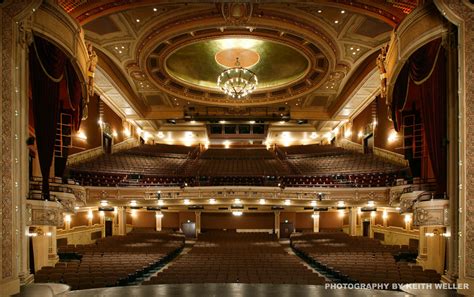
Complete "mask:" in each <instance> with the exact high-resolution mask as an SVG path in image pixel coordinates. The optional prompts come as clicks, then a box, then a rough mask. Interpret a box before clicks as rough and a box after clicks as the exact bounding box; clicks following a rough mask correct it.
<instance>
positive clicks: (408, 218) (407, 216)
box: [404, 214, 411, 223]
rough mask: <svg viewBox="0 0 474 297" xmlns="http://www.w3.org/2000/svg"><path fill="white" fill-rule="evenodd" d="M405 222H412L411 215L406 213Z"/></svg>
mask: <svg viewBox="0 0 474 297" xmlns="http://www.w3.org/2000/svg"><path fill="white" fill-rule="evenodd" d="M404 221H405V223H409V222H411V215H408V214H407V215H405V219H404Z"/></svg>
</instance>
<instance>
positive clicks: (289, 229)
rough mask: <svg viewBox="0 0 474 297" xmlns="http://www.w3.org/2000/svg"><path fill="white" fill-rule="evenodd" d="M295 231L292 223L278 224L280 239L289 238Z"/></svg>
mask: <svg viewBox="0 0 474 297" xmlns="http://www.w3.org/2000/svg"><path fill="white" fill-rule="evenodd" d="M294 231H295V227H294V226H293V223H292V222H284V223H280V238H290V235H291V233H293V232H294Z"/></svg>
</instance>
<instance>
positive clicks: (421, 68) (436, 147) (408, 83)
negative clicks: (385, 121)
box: [391, 38, 447, 193]
mask: <svg viewBox="0 0 474 297" xmlns="http://www.w3.org/2000/svg"><path fill="white" fill-rule="evenodd" d="M446 86H447V85H446V57H445V50H444V49H443V47H442V46H441V38H438V39H436V40H434V41H431V42H429V43H428V44H426V45H424V46H423V47H421V48H419V49H418V50H417V51H416V52H414V53H413V54H412V55H411V56H410V58H409V59H408V61H407V63H406V64H405V65H404V66H403V68H402V70H401V72H400V74H399V76H398V78H397V81H396V83H395V88H394V93H393V100H392V106H391V108H392V119H393V123H394V128H395V130H397V131H399V129H400V124H401V123H400V120H401V112H402V111H403V109H404V105H405V102H406V101H407V99H408V98H410V99H415V100H417V101H418V100H419V101H420V102H421V104H420V106H421V115H422V120H423V126H424V130H425V139H426V141H427V147H428V153H429V156H430V159H431V165H432V168H433V173H434V175H435V177H436V180H437V183H438V187H437V192H438V193H445V192H446V169H447V153H446V145H445V141H446V135H447V112H446V108H447V104H446V96H447V94H446V93H447V90H446Z"/></svg>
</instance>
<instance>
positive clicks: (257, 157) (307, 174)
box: [68, 145, 409, 187]
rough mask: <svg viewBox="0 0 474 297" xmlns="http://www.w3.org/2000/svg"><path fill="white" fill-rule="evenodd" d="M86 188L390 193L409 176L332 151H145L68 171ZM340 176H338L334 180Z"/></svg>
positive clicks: (365, 157) (366, 157)
mask: <svg viewBox="0 0 474 297" xmlns="http://www.w3.org/2000/svg"><path fill="white" fill-rule="evenodd" d="M68 172H69V175H70V176H69V177H70V178H72V179H74V180H76V181H77V182H78V183H79V184H81V185H84V186H105V187H116V186H183V185H189V186H221V185H237V186H238V185H248V186H277V185H283V186H285V187H385V186H393V185H395V184H396V182H397V179H400V178H404V177H405V176H406V175H407V173H409V170H408V169H407V168H404V167H402V166H399V165H396V164H393V163H391V162H389V161H385V160H382V159H381V158H379V157H376V156H374V155H372V154H359V153H354V152H352V151H348V150H345V149H343V148H339V147H335V146H332V145H307V146H295V147H288V148H280V147H277V148H276V150H275V151H274V152H271V151H268V150H266V149H265V148H264V147H262V148H255V147H252V148H239V149H213V148H211V149H208V150H206V151H204V152H202V153H200V152H199V149H198V148H197V147H196V148H189V147H185V146H169V145H142V146H139V147H136V148H132V149H129V150H127V151H122V152H119V153H116V154H112V155H102V156H100V157H98V158H96V159H93V160H89V161H86V162H83V163H80V164H75V165H73V166H70V167H69V168H68ZM334 172H337V174H334Z"/></svg>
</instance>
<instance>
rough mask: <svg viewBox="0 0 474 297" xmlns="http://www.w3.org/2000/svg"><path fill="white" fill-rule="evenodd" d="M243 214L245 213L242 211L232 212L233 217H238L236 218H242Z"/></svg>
mask: <svg viewBox="0 0 474 297" xmlns="http://www.w3.org/2000/svg"><path fill="white" fill-rule="evenodd" d="M242 214H243V212H241V211H233V212H232V215H233V216H236V217H240V216H241V215H242Z"/></svg>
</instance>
